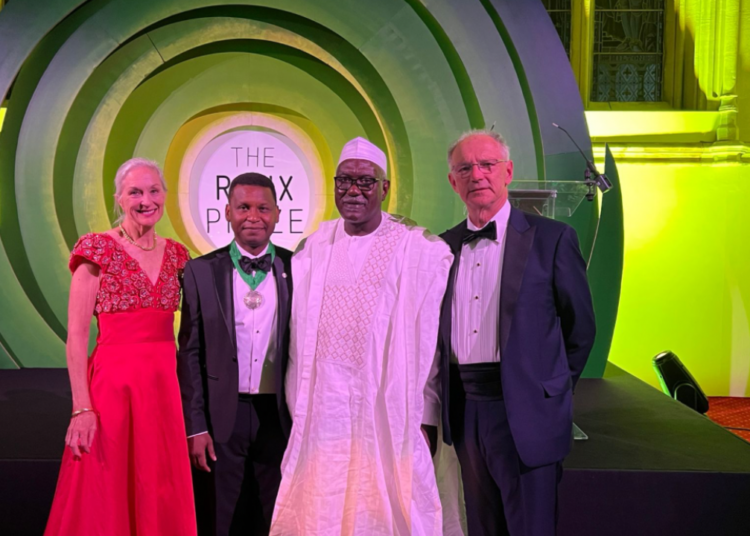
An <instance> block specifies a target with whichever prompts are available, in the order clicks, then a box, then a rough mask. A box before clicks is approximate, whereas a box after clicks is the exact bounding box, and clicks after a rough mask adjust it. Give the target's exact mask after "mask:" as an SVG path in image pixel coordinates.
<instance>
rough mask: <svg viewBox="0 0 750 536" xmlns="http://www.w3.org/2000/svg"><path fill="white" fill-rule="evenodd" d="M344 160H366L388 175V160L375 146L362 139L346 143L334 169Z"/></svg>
mask: <svg viewBox="0 0 750 536" xmlns="http://www.w3.org/2000/svg"><path fill="white" fill-rule="evenodd" d="M344 160H367V161H368V162H372V163H373V164H375V165H376V166H378V167H379V168H380V169H382V170H383V173H386V174H387V173H388V160H387V159H386V157H385V153H384V152H383V151H381V150H380V148H379V147H378V146H377V145H375V144H374V143H371V142H369V141H367V140H366V139H364V138H354V139H353V140H351V141H348V142H346V144H345V145H344V148H343V149H341V157H340V158H339V163H338V164H337V165H336V167H338V166H340V165H341V162H343V161H344Z"/></svg>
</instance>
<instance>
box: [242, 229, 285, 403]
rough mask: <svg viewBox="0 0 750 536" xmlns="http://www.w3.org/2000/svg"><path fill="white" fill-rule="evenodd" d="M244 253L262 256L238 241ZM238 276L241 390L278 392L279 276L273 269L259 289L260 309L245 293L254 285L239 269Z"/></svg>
mask: <svg viewBox="0 0 750 536" xmlns="http://www.w3.org/2000/svg"><path fill="white" fill-rule="evenodd" d="M237 249H238V250H239V251H240V253H241V254H242V255H243V256H245V257H249V258H251V259H254V258H258V257H262V256H263V255H265V254H266V253H267V252H268V248H267V247H266V249H264V250H263V251H262V252H261V254H260V255H257V256H256V255H251V254H250V253H248V252H247V251H245V250H244V249H242V246H240V245H239V244H237ZM232 277H233V278H234V281H233V283H234V285H233V287H234V330H235V333H236V337H237V368H238V371H239V386H238V389H239V392H240V393H248V394H252V395H255V394H268V393H275V392H276V385H275V374H274V366H273V363H274V360H275V358H276V315H277V314H278V313H277V309H278V308H277V301H278V300H277V297H276V279H275V278H274V275H273V269H272V270H271V271H270V272H268V275H266V278H265V279H264V280H263V282H262V283H261V284H260V285H258V286H257V287H256V288H255V290H256V291H257V292H259V293H260V295H261V296H263V303H262V304H261V306H260V307H258V308H257V309H249V308H248V307H246V306H245V301H244V299H245V295H246V294H247V293H248V292H250V285H248V284H247V283H245V281H244V280H243V279H242V277H241V276H240V274H239V273H238V272H237V270H233V271H232Z"/></svg>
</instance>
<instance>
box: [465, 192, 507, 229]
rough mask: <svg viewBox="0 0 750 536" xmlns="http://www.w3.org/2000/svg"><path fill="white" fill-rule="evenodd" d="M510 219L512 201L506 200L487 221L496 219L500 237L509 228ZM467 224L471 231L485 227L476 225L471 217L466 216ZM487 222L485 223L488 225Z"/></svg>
mask: <svg viewBox="0 0 750 536" xmlns="http://www.w3.org/2000/svg"><path fill="white" fill-rule="evenodd" d="M509 219H510V201H509V200H506V201H505V203H504V204H503V207H502V208H501V209H500V210H498V211H497V212H496V213H495V215H494V216H492V218H490V220H489V221H488V222H487V223H490V221H494V222H495V225H496V226H497V236H498V238H499V237H500V236H502V235H503V233H504V232H505V229H507V228H508V220H509ZM466 225H467V226H468V228H469V230H470V231H478V230H479V229H483V228H484V227H477V226H476V225H474V224H473V223H472V221H471V218H469V217H467V218H466ZM486 225H487V224H485V226H486Z"/></svg>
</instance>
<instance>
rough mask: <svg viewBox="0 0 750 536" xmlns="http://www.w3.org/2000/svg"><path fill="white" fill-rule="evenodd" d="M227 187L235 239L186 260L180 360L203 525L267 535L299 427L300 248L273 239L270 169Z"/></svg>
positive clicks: (222, 534) (209, 531)
mask: <svg viewBox="0 0 750 536" xmlns="http://www.w3.org/2000/svg"><path fill="white" fill-rule="evenodd" d="M228 197H229V199H228V203H227V206H226V219H227V220H228V221H229V222H230V224H231V226H232V230H233V231H234V237H235V238H234V241H233V242H232V243H231V244H230V245H229V246H226V247H223V248H221V249H218V250H216V251H214V252H212V253H209V254H207V255H204V256H202V257H199V258H197V259H194V260H191V261H189V262H188V263H187V265H186V266H185V273H184V285H183V301H182V322H181V325H180V334H179V347H180V349H179V354H178V367H177V370H178V377H179V381H180V389H181V391H182V405H183V411H184V414H185V427H186V429H187V434H188V446H189V450H190V457H191V461H192V463H193V466H194V467H195V468H196V469H197V470H198V471H194V483H195V488H196V507H197V508H196V509H197V514H198V532H199V534H201V535H217V536H226V535H230V534H231V535H234V534H243V535H247V534H258V535H260V534H268V531H269V527H270V524H271V517H272V514H273V507H274V503H275V501H276V494H277V492H278V488H279V483H280V481H281V470H280V466H281V459H282V456H283V454H284V449H285V448H286V443H287V438H288V435H289V430H290V429H291V419H290V417H289V412H288V410H287V406H286V401H285V397H284V388H283V380H284V375H285V373H286V364H287V359H288V342H289V332H288V325H289V311H290V306H291V299H292V278H291V275H292V272H291V265H290V262H291V256H292V253H291V252H290V251H288V250H286V249H283V248H280V247H278V246H274V245H273V244H272V243H271V242H270V239H271V235H272V234H273V231H274V228H275V225H276V223H278V221H279V208H278V205H277V201H276V189H275V188H274V185H273V182H271V180H270V179H269V178H268V177H265V176H263V175H260V174H258V173H245V174H242V175H240V176H238V177H236V178H235V179H234V180H233V181H232V183H231V185H230V187H229V196H228ZM266 275H268V277H266Z"/></svg>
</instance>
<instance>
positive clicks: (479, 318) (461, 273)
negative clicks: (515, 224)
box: [451, 201, 510, 365]
mask: <svg viewBox="0 0 750 536" xmlns="http://www.w3.org/2000/svg"><path fill="white" fill-rule="evenodd" d="M508 218H510V203H508V202H507V201H506V202H505V204H504V205H503V207H502V208H501V209H500V210H499V211H498V212H497V214H495V215H494V216H493V217H492V220H490V221H494V222H495V225H496V226H497V239H496V240H489V239H486V238H483V239H480V240H474V241H472V242H469V243H468V244H464V245H463V247H462V248H461V261H460V263H459V265H458V273H457V274H456V283H455V287H454V292H453V303H452V313H451V314H452V322H451V346H452V348H451V362H452V363H459V364H462V365H463V364H469V363H489V362H499V361H500V278H501V274H502V268H503V256H504V254H505V235H506V230H507V229H508ZM487 223H489V222H487ZM467 225H468V228H469V230H472V231H476V230H478V229H479V228H478V227H477V226H476V225H474V224H473V223H472V221H471V218H468V219H467Z"/></svg>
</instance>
